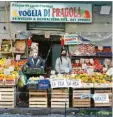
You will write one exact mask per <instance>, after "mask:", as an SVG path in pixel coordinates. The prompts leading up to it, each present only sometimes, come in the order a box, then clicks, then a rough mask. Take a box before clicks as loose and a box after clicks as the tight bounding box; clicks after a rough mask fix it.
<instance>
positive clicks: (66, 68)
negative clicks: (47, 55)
mask: <svg viewBox="0 0 113 117" xmlns="http://www.w3.org/2000/svg"><path fill="white" fill-rule="evenodd" d="M55 69H56V72H57V73H70V72H71V71H72V64H71V60H70V58H69V57H67V52H66V50H64V49H63V50H62V51H61V56H60V57H59V58H57V60H56V64H55Z"/></svg>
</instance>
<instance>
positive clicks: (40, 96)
mask: <svg viewBox="0 0 113 117" xmlns="http://www.w3.org/2000/svg"><path fill="white" fill-rule="evenodd" d="M29 107H39V108H42V107H44V108H47V107H48V93H47V90H29Z"/></svg>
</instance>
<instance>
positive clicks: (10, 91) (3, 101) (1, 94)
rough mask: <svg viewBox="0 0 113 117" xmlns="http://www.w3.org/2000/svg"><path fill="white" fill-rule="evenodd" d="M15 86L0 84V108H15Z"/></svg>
mask: <svg viewBox="0 0 113 117" xmlns="http://www.w3.org/2000/svg"><path fill="white" fill-rule="evenodd" d="M15 106H16V88H15V87H13V86H4V87H1V86H0V108H15Z"/></svg>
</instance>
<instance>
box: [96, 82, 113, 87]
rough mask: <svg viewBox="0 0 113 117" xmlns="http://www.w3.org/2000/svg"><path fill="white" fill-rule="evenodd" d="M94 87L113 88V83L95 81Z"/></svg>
mask: <svg viewBox="0 0 113 117" xmlns="http://www.w3.org/2000/svg"><path fill="white" fill-rule="evenodd" d="M94 88H112V83H94Z"/></svg>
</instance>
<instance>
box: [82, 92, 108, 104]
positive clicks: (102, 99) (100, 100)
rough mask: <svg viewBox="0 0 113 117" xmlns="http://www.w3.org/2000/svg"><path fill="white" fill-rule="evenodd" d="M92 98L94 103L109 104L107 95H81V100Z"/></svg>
mask: <svg viewBox="0 0 113 117" xmlns="http://www.w3.org/2000/svg"><path fill="white" fill-rule="evenodd" d="M85 98H93V99H94V101H95V103H109V95H108V94H82V95H81V99H85Z"/></svg>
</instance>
